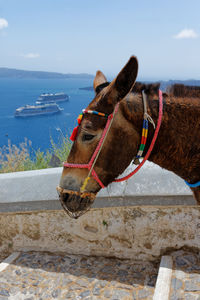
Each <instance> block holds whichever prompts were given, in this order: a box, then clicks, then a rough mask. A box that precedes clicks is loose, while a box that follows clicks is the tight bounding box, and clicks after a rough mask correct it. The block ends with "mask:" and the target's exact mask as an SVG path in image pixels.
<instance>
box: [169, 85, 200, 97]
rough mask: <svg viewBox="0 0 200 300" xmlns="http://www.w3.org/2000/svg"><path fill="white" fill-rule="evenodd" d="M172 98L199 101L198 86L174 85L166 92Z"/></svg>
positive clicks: (199, 87) (199, 90)
mask: <svg viewBox="0 0 200 300" xmlns="http://www.w3.org/2000/svg"><path fill="white" fill-rule="evenodd" d="M167 92H168V93H169V94H170V95H171V96H174V97H184V98H185V97H188V98H199V99H200V86H186V85H183V84H174V85H173V86H171V87H169V89H168V91H167Z"/></svg>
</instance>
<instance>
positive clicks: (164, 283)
mask: <svg viewBox="0 0 200 300" xmlns="http://www.w3.org/2000/svg"><path fill="white" fill-rule="evenodd" d="M172 267H173V260H172V257H171V256H162V258H161V262H160V267H159V271H158V277H157V281H156V287H155V291H154V296H153V300H169V294H170V286H171V277H172Z"/></svg>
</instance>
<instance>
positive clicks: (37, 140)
mask: <svg viewBox="0 0 200 300" xmlns="http://www.w3.org/2000/svg"><path fill="white" fill-rule="evenodd" d="M92 83H93V82H92V79H8V78H5V79H4V78H3V79H2V78H1V79H0V147H2V146H4V145H8V140H10V141H11V143H12V144H16V145H19V144H20V143H21V142H24V139H25V138H27V139H28V140H29V141H31V142H32V147H33V149H35V150H36V149H38V148H40V149H41V151H45V150H46V149H48V148H49V147H50V145H51V143H50V137H52V138H53V140H54V141H55V142H56V143H57V142H58V141H59V139H60V138H61V136H62V134H64V135H66V134H67V135H68V136H69V135H70V133H71V131H72V129H73V127H74V126H76V125H77V121H76V118H77V116H78V114H79V113H80V112H81V110H82V109H83V108H85V107H86V106H87V105H88V103H89V102H90V101H91V100H92V99H93V97H94V92H92V91H86V90H80V89H79V88H80V87H87V86H92ZM57 92H64V93H66V94H68V95H69V97H70V98H69V101H68V102H60V103H58V104H59V106H60V107H61V108H63V109H64V110H63V111H62V112H60V113H58V114H54V115H43V116H32V117H26V118H15V117H14V113H15V110H16V108H18V107H21V106H24V105H26V104H35V101H36V100H37V98H38V97H39V95H40V94H42V93H57Z"/></svg>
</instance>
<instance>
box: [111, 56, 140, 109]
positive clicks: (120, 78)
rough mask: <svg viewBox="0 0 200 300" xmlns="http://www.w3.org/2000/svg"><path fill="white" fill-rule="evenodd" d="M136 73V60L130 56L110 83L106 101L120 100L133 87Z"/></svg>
mask: <svg viewBox="0 0 200 300" xmlns="http://www.w3.org/2000/svg"><path fill="white" fill-rule="evenodd" d="M137 74H138V60H137V58H136V57H135V56H131V58H130V59H129V61H128V62H127V64H126V65H125V67H124V68H123V69H122V70H121V72H120V73H119V74H118V75H117V77H116V78H115V79H114V80H113V81H112V82H111V84H110V91H109V97H108V102H112V103H116V102H118V101H120V100H122V99H123V98H124V97H125V96H126V95H127V94H128V93H129V92H130V90H131V89H132V88H133V86H134V84H135V81H136V78H137Z"/></svg>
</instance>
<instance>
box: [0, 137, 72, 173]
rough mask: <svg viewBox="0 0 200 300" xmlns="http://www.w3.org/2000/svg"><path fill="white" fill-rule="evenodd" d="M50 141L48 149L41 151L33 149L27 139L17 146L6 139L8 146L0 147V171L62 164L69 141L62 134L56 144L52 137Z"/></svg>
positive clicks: (69, 144)
mask: <svg viewBox="0 0 200 300" xmlns="http://www.w3.org/2000/svg"><path fill="white" fill-rule="evenodd" d="M50 141H51V147H50V149H49V150H47V151H45V152H43V151H41V150H40V149H37V150H34V149H33V148H32V143H31V142H30V141H28V140H27V139H25V140H24V142H22V143H20V144H19V146H16V145H12V144H11V141H10V140H8V146H3V147H2V148H0V173H8V172H18V171H27V170H36V169H45V168H50V167H55V166H56V167H57V166H62V162H63V161H65V160H66V159H67V156H68V154H69V151H70V148H71V142H70V140H69V139H68V138H65V137H64V136H62V138H61V139H60V141H59V142H58V143H57V144H56V143H55V142H54V141H53V139H52V138H50Z"/></svg>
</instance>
